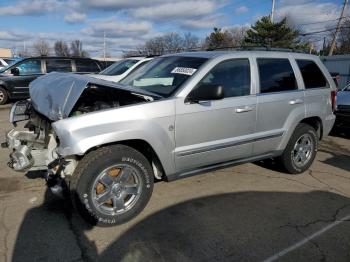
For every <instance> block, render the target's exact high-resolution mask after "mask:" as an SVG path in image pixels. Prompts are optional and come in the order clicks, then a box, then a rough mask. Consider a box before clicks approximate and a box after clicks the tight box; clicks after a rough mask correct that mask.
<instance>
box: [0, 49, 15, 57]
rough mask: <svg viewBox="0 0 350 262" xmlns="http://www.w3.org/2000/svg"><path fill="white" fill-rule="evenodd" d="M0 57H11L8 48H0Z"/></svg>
mask: <svg viewBox="0 0 350 262" xmlns="http://www.w3.org/2000/svg"><path fill="white" fill-rule="evenodd" d="M0 57H4V58H5V57H12V52H11V49H9V48H0Z"/></svg>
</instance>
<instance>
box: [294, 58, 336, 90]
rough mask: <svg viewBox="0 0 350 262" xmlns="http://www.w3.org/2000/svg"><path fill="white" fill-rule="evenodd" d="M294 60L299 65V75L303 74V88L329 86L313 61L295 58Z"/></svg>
mask: <svg viewBox="0 0 350 262" xmlns="http://www.w3.org/2000/svg"><path fill="white" fill-rule="evenodd" d="M296 61H297V64H298V66H299V69H300V72H301V75H302V76H303V80H304V85H305V89H310V88H325V87H328V86H329V85H328V82H327V80H326V78H325V77H324V75H323V73H322V71H321V70H320V68H319V67H318V66H317V65H316V63H315V62H313V61H310V60H296Z"/></svg>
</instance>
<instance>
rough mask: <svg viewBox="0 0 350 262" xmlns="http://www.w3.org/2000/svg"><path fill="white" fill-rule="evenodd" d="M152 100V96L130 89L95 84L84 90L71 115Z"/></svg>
mask: <svg viewBox="0 0 350 262" xmlns="http://www.w3.org/2000/svg"><path fill="white" fill-rule="evenodd" d="M152 100H153V99H152V98H151V97H147V96H142V95H138V94H133V93H130V92H128V91H124V90H118V89H112V88H110V87H104V86H96V85H93V86H90V87H88V88H86V89H85V90H84V92H83V93H82V95H81V96H80V98H79V100H78V101H77V103H76V105H75V106H74V108H73V110H72V112H71V116H77V115H81V114H86V113H90V112H95V111H100V110H104V109H110V108H114V107H120V106H125V105H132V104H137V103H141V102H145V101H152Z"/></svg>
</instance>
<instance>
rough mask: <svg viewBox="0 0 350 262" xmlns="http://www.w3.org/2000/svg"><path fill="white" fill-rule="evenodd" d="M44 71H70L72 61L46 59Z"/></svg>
mask: <svg viewBox="0 0 350 262" xmlns="http://www.w3.org/2000/svg"><path fill="white" fill-rule="evenodd" d="M46 72H47V73H50V72H72V63H71V60H69V59H48V60H46Z"/></svg>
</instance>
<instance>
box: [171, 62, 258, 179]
mask: <svg viewBox="0 0 350 262" xmlns="http://www.w3.org/2000/svg"><path fill="white" fill-rule="evenodd" d="M251 79H252V75H251V70H250V61H249V60H248V58H243V59H230V60H225V61H222V62H220V63H218V64H217V65H216V66H214V67H213V68H212V69H211V70H210V71H209V72H208V74H206V76H204V78H203V79H202V80H201V81H200V82H199V83H198V84H197V85H196V87H194V89H195V88H200V86H201V84H211V85H221V86H222V87H223V90H224V99H222V100H216V101H200V102H198V103H186V102H185V101H186V100H185V99H184V98H179V99H177V102H176V120H175V142H176V148H175V165H176V170H177V172H182V173H183V172H190V171H191V170H194V169H198V168H200V167H206V166H210V165H213V164H218V163H224V162H228V161H230V160H235V159H240V158H245V157H248V156H250V155H251V154H252V149H253V136H254V131H255V121H256V95H255V94H252V88H251Z"/></svg>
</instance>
